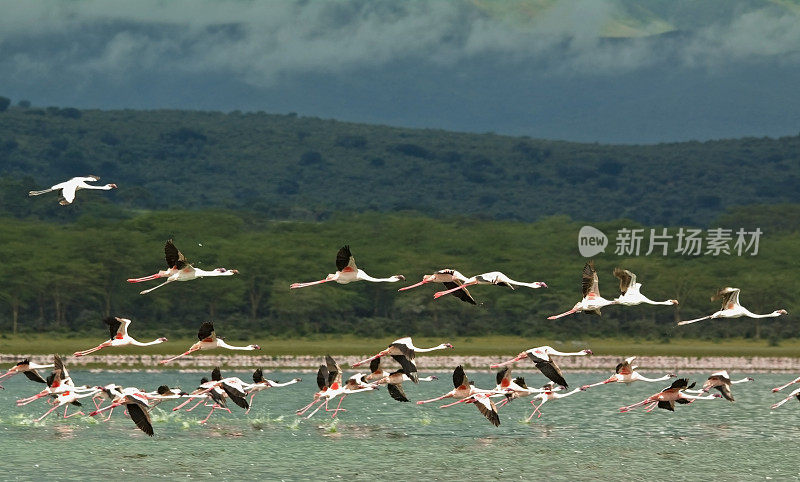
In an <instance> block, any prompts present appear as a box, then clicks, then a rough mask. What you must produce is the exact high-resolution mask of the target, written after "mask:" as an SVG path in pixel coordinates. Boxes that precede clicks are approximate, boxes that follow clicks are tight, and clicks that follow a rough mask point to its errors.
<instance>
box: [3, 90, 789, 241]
mask: <svg viewBox="0 0 800 482" xmlns="http://www.w3.org/2000/svg"><path fill="white" fill-rule="evenodd" d="M86 174H96V175H100V176H101V177H102V179H103V182H114V183H117V184H118V185H119V190H118V191H114V192H111V193H105V194H104V196H103V197H102V198H103V200H109V205H108V206H101V205H98V206H97V209H100V210H101V211H104V212H105V214H106V215H107V216H112V217H113V216H116V215H117V214H114V213H115V212H116V213H120V212H122V210H125V209H136V210H142V209H146V210H156V209H209V208H219V209H230V210H245V211H248V212H251V213H254V214H256V215H258V216H262V217H264V218H269V219H296V220H324V219H326V218H327V217H329V216H331V215H332V214H334V213H336V212H340V211H345V212H369V211H378V212H391V211H397V210H413V211H416V212H419V213H421V214H423V215H425V216H433V217H440V216H453V215H470V216H472V215H474V216H479V217H481V218H482V219H494V220H521V221H534V220H538V219H542V218H544V217H547V216H552V215H568V216H570V217H571V218H573V219H581V220H586V221H590V222H597V221H608V220H613V219H622V218H625V219H631V220H634V221H637V222H640V223H645V224H661V225H695V226H705V225H707V224H708V223H709V222H710V221H712V220H714V219H716V218H717V217H718V216H719V215H721V214H722V213H723V212H724V211H725V209H727V208H728V207H731V206H739V205H748V204H754V203H758V204H777V203H800V190H798V189H797V185H798V182H799V181H800V137H787V138H780V139H769V138H745V139H737V140H723V141H715V142H704V143H699V142H688V143H677V144H660V145H651V146H606V145H597V144H577V143H569V142H556V141H544V140H536V139H530V138H522V137H505V136H499V135H494V134H483V135H476V134H461V133H453V132H445V131H438V130H414V129H400V128H390V127H384V126H371V125H360V124H350V123H344V122H337V121H333V120H322V119H317V118H301V117H297V116H294V115H268V114H264V113H241V112H232V113H229V114H224V113H219V112H190V111H128V110H125V111H96V110H83V111H81V110H78V109H72V108H63V109H62V108H55V107H52V108H47V109H40V108H35V107H19V106H14V107H10V108H8V109H7V110H6V111H4V112H0V196H1V197H0V213H5V214H6V215H11V216H13V217H17V218H26V217H30V216H32V217H35V218H40V219H60V220H68V219H76V218H77V217H79V216H80V215H82V214H85V208H86V207H85V206H76V208H75V209H71V210H68V211H67V210H63V209H59V208H60V206H58V205H56V204H55V203H54V202H53V200H52V199H50V200H48V199H42V198H37V199H33V200H30V199H27V198H26V193H27V191H29V190H31V189H41V188H43V187H48V186H50V185H51V184H54V183H56V182H59V181H61V180H63V179H65V178H68V177H72V176H75V175H86ZM81 197H86V198H88V197H90V196H81Z"/></svg>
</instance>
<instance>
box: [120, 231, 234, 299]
mask: <svg viewBox="0 0 800 482" xmlns="http://www.w3.org/2000/svg"><path fill="white" fill-rule="evenodd" d="M164 257H165V258H166V260H167V269H166V270H164V271H159V272H158V273H156V274H154V275H150V276H144V277H142V278H129V279H128V282H129V283H141V282H142V281H150V280H154V279H159V278H167V281H164V282H163V283H161V284H160V285H156V286H154V287H153V288H150V289H147V290H144V291H140V292H139V294H140V295H146V294H147V293H149V292H151V291H153V290H155V289H158V288H161V287H162V286H164V285H165V284H167V283H172V282H173V281H190V280H193V279H197V278H206V277H209V276H232V275H235V274H239V271H238V270H235V269H226V268H216V269H214V270H211V271H206V270H202V269H200V268H195V267H194V266H192V265H191V264H189V263H188V262H187V261H186V258H184V256H183V254H182V253H181V252H180V251H178V248H176V247H175V245H174V244H172V240H171V239H170V240H168V241H167V243H166V244H165V245H164Z"/></svg>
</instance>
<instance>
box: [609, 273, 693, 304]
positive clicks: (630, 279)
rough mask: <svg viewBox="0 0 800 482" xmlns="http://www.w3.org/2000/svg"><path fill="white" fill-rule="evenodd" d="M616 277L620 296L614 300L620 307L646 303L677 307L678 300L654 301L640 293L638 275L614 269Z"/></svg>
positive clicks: (640, 285) (640, 286)
mask: <svg viewBox="0 0 800 482" xmlns="http://www.w3.org/2000/svg"><path fill="white" fill-rule="evenodd" d="M614 276H616V277H617V278H619V291H620V293H621V294H620V296H619V297H617V298H614V302H615V303H616V304H619V305H625V306H634V305H640V304H642V303H646V304H648V305H677V304H678V300H666V301H653V300H651V299H650V298H648V297H647V296H645V295H643V294H642V293H641V292H640V289H641V288H642V284H641V283H637V282H636V275H635V274H633V273H631V272H630V271H628V270H627V269H620V268H614Z"/></svg>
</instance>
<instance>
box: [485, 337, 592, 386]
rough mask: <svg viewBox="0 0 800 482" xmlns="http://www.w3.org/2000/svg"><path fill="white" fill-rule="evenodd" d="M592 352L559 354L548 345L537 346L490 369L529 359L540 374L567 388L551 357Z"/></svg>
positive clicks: (590, 351) (581, 354)
mask: <svg viewBox="0 0 800 482" xmlns="http://www.w3.org/2000/svg"><path fill="white" fill-rule="evenodd" d="M591 354H592V350H588V349H586V350H581V351H578V352H572V353H568V352H560V351H558V350H556V349H555V348H553V347H551V346H549V345H543V346H537V347H536V348H531V349H529V350H525V351H523V352H521V353H520V354H519V355H517V356H516V357H514V358H512V359H511V360H508V361H504V362H502V363H496V364H494V365H491V368H499V367H501V366H505V365H509V364H511V363H514V362H517V361H520V360H522V359H525V358H530V360H531V361H532V362H533V363H534V364H535V365H536V368H538V369H539V371H540V372H542V374H543V375H544V376H546V377H547V378H549V379H550V380H552V381H553V382H555V383H557V384H559V385H561V386H562V387H564V388H568V387H569V386H568V385H567V381H566V380H564V374H563V373H561V369H560V368H559V367H558V365H557V364H556V361H555V360H553V359H552V358H551V357H553V356H583V355H591Z"/></svg>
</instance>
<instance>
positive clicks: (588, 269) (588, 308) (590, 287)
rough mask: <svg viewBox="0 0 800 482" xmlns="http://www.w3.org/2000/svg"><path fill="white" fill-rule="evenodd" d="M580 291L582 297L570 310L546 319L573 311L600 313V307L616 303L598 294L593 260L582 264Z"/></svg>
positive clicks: (559, 316)
mask: <svg viewBox="0 0 800 482" xmlns="http://www.w3.org/2000/svg"><path fill="white" fill-rule="evenodd" d="M581 292H582V293H583V299H581V300H580V301H579V302H577V303H575V306H573V307H572V309H571V310H569V311H565V312H564V313H561V314H559V315H553V316H548V317H547V319H548V320H555V319H557V318H561V317H562V316H567V315H571V314H573V313H581V312H583V313H590V314H593V315H600V308H602V307H604V306H608V305H615V304H617V302H616V301H614V300H607V299H605V298H603V297H602V296H600V288H599V286H598V281H597V270H595V269H594V261H593V260H589V262H587V263H586V264H585V265H584V266H583V277H582V278H581Z"/></svg>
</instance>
